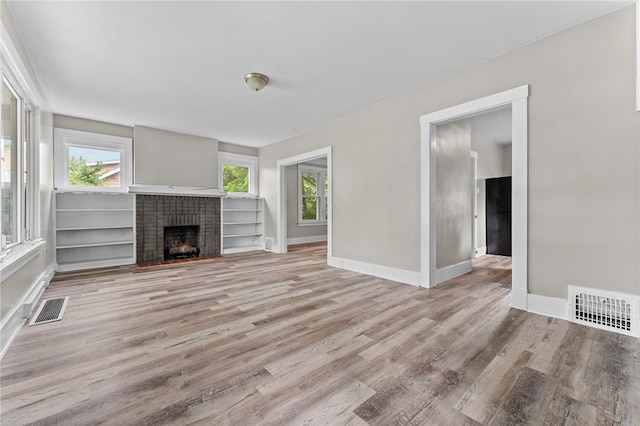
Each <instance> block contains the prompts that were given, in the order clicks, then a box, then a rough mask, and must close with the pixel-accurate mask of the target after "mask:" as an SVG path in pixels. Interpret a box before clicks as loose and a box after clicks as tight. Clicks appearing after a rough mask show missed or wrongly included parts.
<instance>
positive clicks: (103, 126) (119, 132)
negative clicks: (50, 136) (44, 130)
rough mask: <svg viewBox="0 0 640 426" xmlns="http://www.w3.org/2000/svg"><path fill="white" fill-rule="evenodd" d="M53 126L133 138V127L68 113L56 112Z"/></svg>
mask: <svg viewBox="0 0 640 426" xmlns="http://www.w3.org/2000/svg"><path fill="white" fill-rule="evenodd" d="M53 127H59V128H62V129H71V130H79V131H82V132H92V133H100V134H103V135H112V136H121V137H124V138H133V127H129V126H121V125H118V124H111V123H104V122H102V121H95V120H87V119H84V118H79V117H70V116H68V115H60V114H54V115H53Z"/></svg>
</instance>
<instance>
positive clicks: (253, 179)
mask: <svg viewBox="0 0 640 426" xmlns="http://www.w3.org/2000/svg"><path fill="white" fill-rule="evenodd" d="M258 162H259V159H258V157H256V156H255V155H245V154H236V153H233V152H218V186H219V187H220V188H223V187H224V185H223V182H222V165H223V164H231V165H234V166H243V167H248V168H249V193H248V194H245V193H243V192H238V193H234V192H232V193H230V195H234V194H235V195H244V196H246V195H255V196H258V194H260V185H259V184H260V180H259V179H258V174H259V171H258V164H259V163H258Z"/></svg>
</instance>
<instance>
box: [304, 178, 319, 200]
mask: <svg viewBox="0 0 640 426" xmlns="http://www.w3.org/2000/svg"><path fill="white" fill-rule="evenodd" d="M317 193H318V174H317V173H308V172H303V173H302V195H303V196H315V195H317Z"/></svg>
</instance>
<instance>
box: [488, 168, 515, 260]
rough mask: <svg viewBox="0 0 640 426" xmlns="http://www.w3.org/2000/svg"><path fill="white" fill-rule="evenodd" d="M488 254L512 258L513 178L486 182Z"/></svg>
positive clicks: (493, 179)
mask: <svg viewBox="0 0 640 426" xmlns="http://www.w3.org/2000/svg"><path fill="white" fill-rule="evenodd" d="M486 195H487V199H486V208H487V215H486V218H487V224H486V225H487V254H498V255H502V256H511V176H508V177H500V178H491V179H487V181H486Z"/></svg>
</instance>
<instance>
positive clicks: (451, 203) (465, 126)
mask: <svg viewBox="0 0 640 426" xmlns="http://www.w3.org/2000/svg"><path fill="white" fill-rule="evenodd" d="M435 155H436V234H437V235H436V268H437V269H442V268H445V267H448V266H454V265H457V264H459V263H461V262H464V261H468V260H471V166H470V164H471V161H470V158H471V125H470V123H469V120H460V121H456V122H453V123H447V124H441V125H439V126H437V128H436V144H435Z"/></svg>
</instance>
